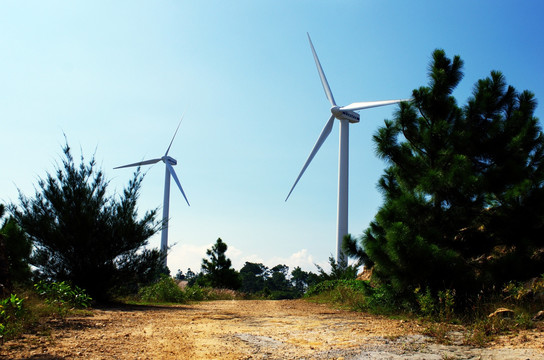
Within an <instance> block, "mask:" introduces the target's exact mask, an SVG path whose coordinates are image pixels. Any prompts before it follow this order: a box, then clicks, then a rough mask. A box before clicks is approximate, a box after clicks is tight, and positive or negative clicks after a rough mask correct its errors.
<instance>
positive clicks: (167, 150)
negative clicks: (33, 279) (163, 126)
mask: <svg viewBox="0 0 544 360" xmlns="http://www.w3.org/2000/svg"><path fill="white" fill-rule="evenodd" d="M184 115H185V113H183V115H181V119H180V120H179V124H178V127H177V128H176V132H174V136H172V140H171V141H170V145H168V149H166V153H165V154H164V156H167V155H168V152H169V151H170V147H171V146H172V143H173V142H174V138H175V137H176V134H177V133H178V130H179V126H180V125H181V121H182V120H183V116H184Z"/></svg>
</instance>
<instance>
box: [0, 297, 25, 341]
mask: <svg viewBox="0 0 544 360" xmlns="http://www.w3.org/2000/svg"><path fill="white" fill-rule="evenodd" d="M23 310H24V309H23V299H20V298H18V297H17V295H15V294H11V295H10V296H9V297H7V298H5V299H2V300H0V339H1V340H2V341H3V340H4V337H5V336H7V335H10V334H11V333H13V332H14V329H16V327H17V322H18V321H20V318H21V316H22V315H23Z"/></svg>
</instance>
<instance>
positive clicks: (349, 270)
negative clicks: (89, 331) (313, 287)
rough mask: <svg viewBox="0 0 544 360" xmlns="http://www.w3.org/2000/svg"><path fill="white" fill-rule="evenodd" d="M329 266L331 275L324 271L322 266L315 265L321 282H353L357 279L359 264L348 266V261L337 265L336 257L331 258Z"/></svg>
mask: <svg viewBox="0 0 544 360" xmlns="http://www.w3.org/2000/svg"><path fill="white" fill-rule="evenodd" d="M329 265H330V267H331V272H330V273H327V272H326V271H325V270H323V268H322V267H321V266H319V265H317V264H316V265H315V266H316V267H317V270H318V273H319V278H320V280H353V279H355V278H356V277H357V268H358V264H355V265H348V263H347V260H343V261H341V262H339V263H337V262H336V260H334V257H332V256H329Z"/></svg>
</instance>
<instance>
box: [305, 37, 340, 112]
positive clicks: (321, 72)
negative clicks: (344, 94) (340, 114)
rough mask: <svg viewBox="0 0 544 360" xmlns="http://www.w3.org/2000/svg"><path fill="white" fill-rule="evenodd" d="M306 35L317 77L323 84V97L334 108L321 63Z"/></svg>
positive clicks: (334, 104) (334, 103)
mask: <svg viewBox="0 0 544 360" xmlns="http://www.w3.org/2000/svg"><path fill="white" fill-rule="evenodd" d="M306 35H308V40H309V41H310V47H311V48H312V54H313V55H314V60H315V65H316V66H317V72H318V73H319V77H320V78H321V84H323V90H325V95H327V99H329V102H330V103H331V105H332V106H336V102H335V101H334V97H333V96H332V91H331V88H330V86H329V82H328V81H327V78H326V77H325V73H324V72H323V68H322V67H321V63H320V62H319V58H318V57H317V54H316V52H315V49H314V45H313V44H312V39H310V34H308V33H306Z"/></svg>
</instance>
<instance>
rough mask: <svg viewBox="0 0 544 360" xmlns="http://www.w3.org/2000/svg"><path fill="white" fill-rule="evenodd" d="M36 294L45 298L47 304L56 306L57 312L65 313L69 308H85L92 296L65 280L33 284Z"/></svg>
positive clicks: (89, 303)
mask: <svg viewBox="0 0 544 360" xmlns="http://www.w3.org/2000/svg"><path fill="white" fill-rule="evenodd" d="M34 288H35V289H36V291H37V292H38V295H40V296H41V297H43V298H45V302H46V303H47V304H50V305H53V306H55V307H57V309H58V312H59V314H61V315H65V314H66V312H67V311H68V310H69V309H70V308H76V309H86V308H88V307H89V306H90V305H91V302H92V300H93V299H92V298H91V297H90V296H89V295H87V293H86V291H85V290H83V289H81V288H80V287H78V286H71V285H70V284H69V283H67V282H65V281H61V282H46V281H40V282H38V283H37V284H34Z"/></svg>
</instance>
